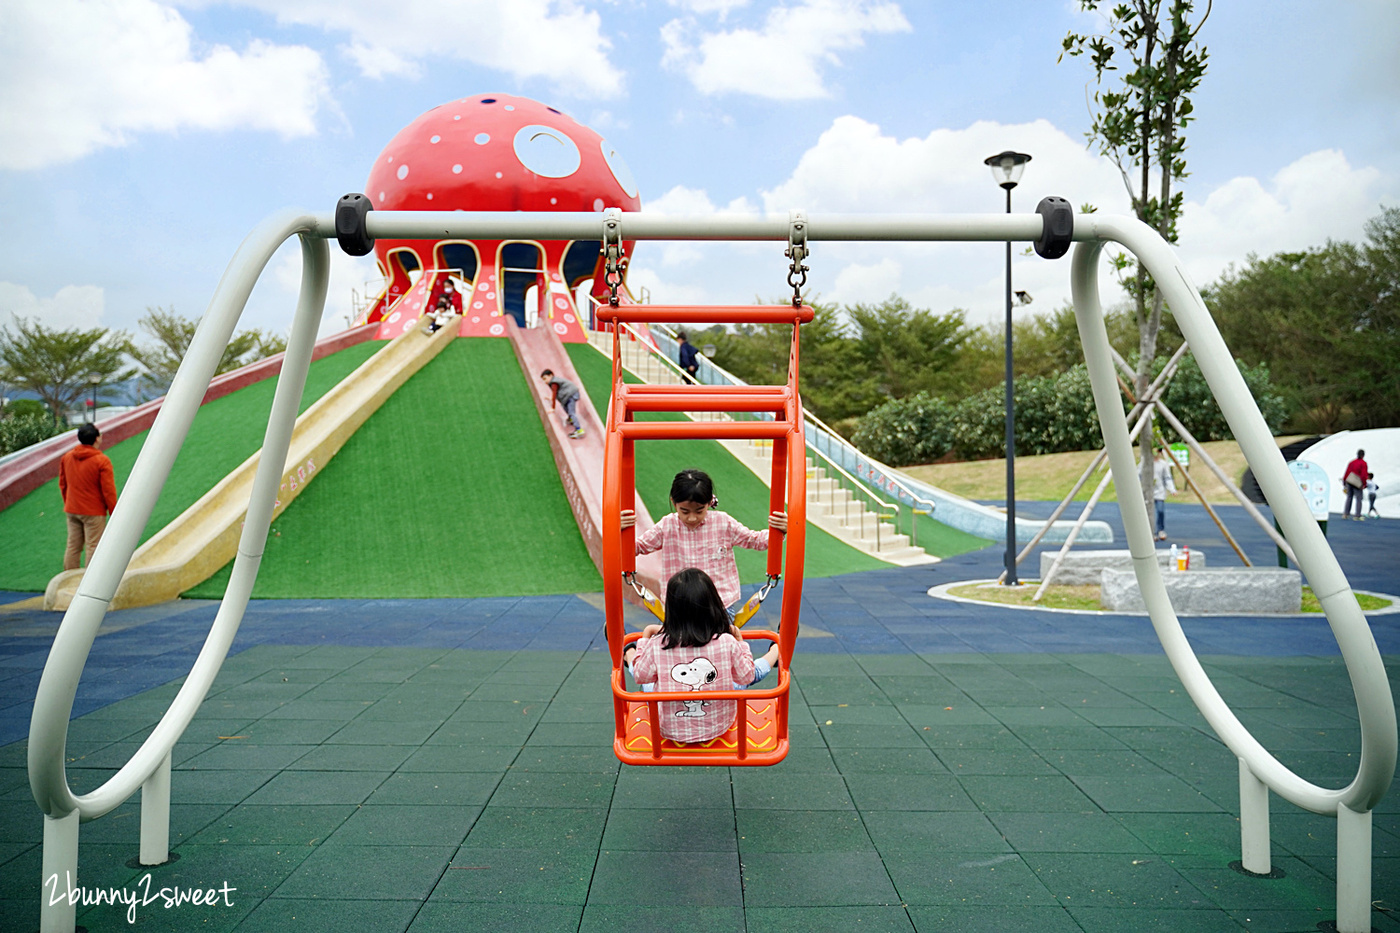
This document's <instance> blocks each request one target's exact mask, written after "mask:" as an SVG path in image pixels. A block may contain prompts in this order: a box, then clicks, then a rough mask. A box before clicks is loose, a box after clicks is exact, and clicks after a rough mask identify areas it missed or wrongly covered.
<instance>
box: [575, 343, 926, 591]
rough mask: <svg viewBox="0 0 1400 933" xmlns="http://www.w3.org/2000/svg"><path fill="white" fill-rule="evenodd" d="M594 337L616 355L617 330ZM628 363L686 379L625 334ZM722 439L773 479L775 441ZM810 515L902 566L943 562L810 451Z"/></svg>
mask: <svg viewBox="0 0 1400 933" xmlns="http://www.w3.org/2000/svg"><path fill="white" fill-rule="evenodd" d="M589 342H590V343H591V344H592V345H593V346H594V347H595V348H597V349H598V350H600V351H602V352H603V353H604V354H606V355H607V356H608V357H609V358H611V357H612V334H610V333H597V332H590V333H589ZM622 365H623V368H624V369H626V370H628V371H629V372H631V373H632V374H633V375H635V376H637V377H638V378H639V379H641V380H642V381H644V382H648V383H652V384H660V385H675V384H678V383H681V382H683V381H684V380H683V379H682V377H681V374H680V370H679V369H678V368H676V367H675V366H672V365H667V363H666V362H663V361H662V360H661V359H659V358H658V357H657V356H656V354H655V353H653V352H652V350H651V348H650V347H649V346H647V345H646V344H644V343H642V342H641V341H639V340H634V339H631V338H629V337H628V336H627V335H624V336H623V340H622ZM687 414H688V415H689V416H690V417H691V418H694V419H696V420H703V419H711V418H724V419H728V418H729V415H727V414H724V413H715V412H688V413H687ZM720 443H721V444H723V445H724V447H725V449H726V450H728V451H729V452H730V453H732V454H733V455H734V456H735V457H736V458H738V460H739V462H740V463H742V464H744V465H745V466H747V467H748V468H749V469H750V470H752V471H753V472H754V474H755V475H756V476H758V478H759V479H761V480H763V482H764V484H765V485H766V484H767V483H768V481H769V479H770V478H771V477H772V472H773V465H772V453H773V447H772V442H771V441H743V440H738V441H720ZM904 508H906V509H907V508H908V507H907V506H905V507H904ZM807 520H808V521H809V522H811V523H812V524H814V525H816V526H817V527H818V528H820V529H822V530H823V531H825V532H827V533H828V534H830V535H832V536H834V537H835V538H837V539H838V540H841V541H844V542H845V543H846V544H849V545H850V546H851V547H854V548H856V549H857V550H859V551H864V552H865V553H867V554H870V555H871V556H872V557H876V558H878V559H880V560H883V561H886V562H888V563H891V564H895V565H897V566H901V567H910V566H914V565H916V564H933V563H937V562H938V558H937V557H934V556H932V555H930V554H928V553H927V552H926V551H924V549H923V548H919V547H914V546H913V545H911V544H910V543H909V536H908V535H906V534H902V533H900V532H898V531H896V530H895V527H894V525H893V524H891V523H890V522H889V521H884V520H882V519H880V518H878V517H877V516H876V514H875V512H874V511H873V510H872V509H871V508H870V507H869V506H868V505H867V503H866V502H865V500H864V499H862V498H860V497H858V496H856V495H854V494H853V493H852V492H851V490H850V489H848V488H847V487H846V486H844V485H842V482H841V480H840V479H839V478H837V477H834V476H831V475H830V474H829V470H828V468H827V467H826V466H825V465H819V464H818V463H817V462H816V461H815V460H814V458H812V457H810V456H809V457H808V458H807Z"/></svg>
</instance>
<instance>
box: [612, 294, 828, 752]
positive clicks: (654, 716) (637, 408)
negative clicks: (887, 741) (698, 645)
mask: <svg viewBox="0 0 1400 933" xmlns="http://www.w3.org/2000/svg"><path fill="white" fill-rule="evenodd" d="M595 319H596V321H597V322H598V323H599V324H600V325H603V324H610V325H611V329H612V331H613V357H612V361H613V366H612V398H611V400H610V401H609V404H608V417H607V437H606V439H605V442H604V463H603V529H602V532H603V534H602V544H603V554H602V557H603V598H604V609H605V612H606V614H607V634H608V650H609V652H610V654H611V658H612V678H611V682H612V694H613V712H614V719H615V727H616V728H615V732H614V738H613V751H614V752H615V753H616V755H617V757H618V759H619V760H621V761H623V762H624V763H626V764H633V765H728V766H755V765H758V766H761V765H774V764H777V763H778V762H780V761H782V760H783V758H784V757H786V756H787V752H788V694H789V690H790V688H791V685H792V679H791V675H790V673H789V670H788V668H789V665H790V664H791V662H792V654H793V649H794V647H795V644H796V641H797V631H798V616H799V612H800V607H801V603H802V562H803V552H804V548H805V544H806V530H807V514H806V512H807V508H806V503H807V457H806V449H807V448H806V441H805V439H804V436H803V431H802V402H801V399H800V398H799V396H798V392H797V375H798V330H799V326H800V325H801V324H804V323H806V322H808V321H810V320H812V309H811V308H810V307H807V306H806V305H802V306H784V305H757V306H749V305H740V306H728V307H708V308H695V307H679V306H659V305H626V306H618V305H604V306H602V307H600V308H598V310H597V311H596V312H595ZM648 323H657V324H679V323H700V324H784V323H790V324H792V325H793V327H792V347H791V350H790V353H789V359H788V378H787V383H786V384H785V385H774V386H728V385H722V386H711V385H691V384H685V385H629V384H627V383H626V382H624V381H623V378H622V350H621V342H620V340H621V338H620V332H621V330H622V325H629V324H648ZM642 412H725V413H729V412H733V413H741V414H743V415H747V416H748V417H747V418H745V419H744V420H722V421H637V420H636V418H635V416H636V415H637V414H638V413H642ZM764 416H767V417H766V418H765V417H764ZM770 419H771V420H770ZM692 438H708V439H714V440H728V439H751V438H752V439H767V440H771V441H772V444H773V472H772V481H771V483H770V485H769V510H770V511H786V512H787V515H788V530H787V533H786V534H784V533H782V532H779V531H776V530H774V529H771V528H770V529H769V530H768V534H769V544H768V575H769V580H770V581H772V580H777V579H779V578H782V579H783V595H782V609H781V611H780V613H779V623H778V631H777V632H772V631H767V630H749V629H745V630H743V632H742V635H743V637H744V638H745V639H746V640H756V639H764V640H772V641H776V642H777V644H778V664H777V666H776V667H775V668H774V670H773V676H774V677H776V679H777V683H776V684H774V685H773V686H771V687H769V686H763V687H756V688H754V689H751V690H746V689H738V690H713V691H708V690H707V691H705V694H704V696H705V699H706V700H737V701H739V702H738V711H737V713H736V715H735V718H734V724H733V725H732V726H731V727H730V729H729V731H728V732H726V733H724V734H723V735H720V736H718V737H717V738H714V739H711V740H709V741H707V742H696V743H686V742H675V741H672V740H671V739H668V738H666V737H665V736H664V735H662V733H661V719H660V709H661V708H660V704H661V703H663V702H667V701H679V700H687V699H694V694H693V693H659V692H658V693H642V692H640V691H630V690H628V689H627V683H626V675H625V671H624V665H623V661H622V650H623V648H624V646H625V645H626V644H627V643H629V642H632V641H635V640H636V639H638V638H640V637H641V636H640V634H639V633H635V632H634V633H632V634H630V635H629V634H627V633H626V632H625V630H624V628H623V624H622V607H623V600H624V587H625V586H626V582H625V581H626V580H628V579H630V578H631V575H632V574H633V573H634V572H635V570H636V553H637V546H636V529H635V528H627V529H624V528H623V527H622V510H623V509H634V508H635V507H636V468H635V461H634V458H633V452H634V445H635V444H636V442H637V441H638V440H671V439H692ZM784 539H786V541H784ZM784 544H786V548H784V546H783V545H784Z"/></svg>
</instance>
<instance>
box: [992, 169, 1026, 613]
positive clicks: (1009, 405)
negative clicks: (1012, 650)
mask: <svg viewBox="0 0 1400 933" xmlns="http://www.w3.org/2000/svg"><path fill="white" fill-rule="evenodd" d="M1030 160H1031V157H1030V156H1028V155H1026V154H1025V153H1024V152H1012V151H1011V150H1010V149H1008V150H1006V151H1005V152H999V153H997V154H996V155H994V156H988V157H987V158H986V159H984V160H983V164H985V165H987V166H989V167H990V168H991V170H992V179H993V180H994V181H995V182H996V183H997V184H998V185H1000V186H1001V187H1002V188H1004V189H1005V190H1006V213H1008V214H1010V213H1011V189H1012V188H1015V187H1016V184H1017V182H1019V181H1020V180H1021V172H1022V171H1024V170H1025V167H1026V163H1027V162H1029V161H1030ZM1015 405H1016V403H1015V381H1014V376H1013V374H1012V370H1011V241H1010V240H1007V241H1006V558H1005V561H1006V577H1005V578H1004V580H1005V584H1006V585H1007V586H1020V585H1021V581H1020V580H1018V579H1016V424H1015V415H1016V408H1015Z"/></svg>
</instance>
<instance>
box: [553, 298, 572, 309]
mask: <svg viewBox="0 0 1400 933" xmlns="http://www.w3.org/2000/svg"><path fill="white" fill-rule="evenodd" d="M568 306H569V299H567V298H556V299H554V307H556V308H567V307H568Z"/></svg>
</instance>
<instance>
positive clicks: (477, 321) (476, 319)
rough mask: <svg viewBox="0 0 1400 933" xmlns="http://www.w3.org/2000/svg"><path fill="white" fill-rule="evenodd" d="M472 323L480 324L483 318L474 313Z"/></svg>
mask: <svg viewBox="0 0 1400 933" xmlns="http://www.w3.org/2000/svg"><path fill="white" fill-rule="evenodd" d="M478 304H480V302H478ZM472 323H473V324H480V323H481V318H479V317H478V316H476V315H475V314H473V315H472Z"/></svg>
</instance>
